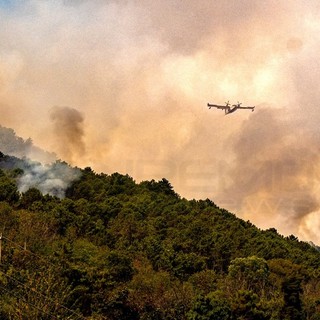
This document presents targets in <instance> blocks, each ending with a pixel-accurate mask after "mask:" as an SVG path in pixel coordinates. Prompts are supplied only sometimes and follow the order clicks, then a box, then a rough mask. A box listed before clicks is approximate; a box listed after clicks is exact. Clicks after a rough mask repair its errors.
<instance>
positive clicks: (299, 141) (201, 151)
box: [0, 0, 320, 243]
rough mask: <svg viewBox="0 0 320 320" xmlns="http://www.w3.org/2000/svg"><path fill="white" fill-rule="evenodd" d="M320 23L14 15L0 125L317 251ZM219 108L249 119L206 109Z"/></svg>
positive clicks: (265, 14)
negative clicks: (228, 106) (203, 201)
mask: <svg viewBox="0 0 320 320" xmlns="http://www.w3.org/2000/svg"><path fill="white" fill-rule="evenodd" d="M319 9H320V8H319V2H318V1H316V0H310V1H308V3H304V2H302V1H298V0H289V1H275V0H270V1H258V0H249V1H232V0H231V1H205V0H200V1H194V0H186V1H183V2H182V1H178V0H174V1H171V0H170V1H169V0H164V1H150V0H139V1H138V0H129V1H103V0H93V1H86V0H83V1H62V0H61V1H46V0H44V1H35V0H27V1H23V2H20V1H17V2H16V3H15V5H13V6H11V7H10V8H1V9H0V21H1V25H2V28H0V36H1V44H0V113H1V124H2V125H3V126H6V127H11V128H14V129H15V131H16V132H17V134H18V135H20V136H22V137H31V138H32V139H33V141H34V143H35V144H36V145H39V146H40V147H41V148H43V149H46V150H48V151H50V152H55V153H57V155H58V157H59V158H62V159H64V160H67V161H69V162H70V163H72V164H74V165H78V166H88V165H90V166H92V167H93V169H94V170H96V171H98V172H99V171H104V172H107V173H108V172H114V171H119V172H123V173H129V174H130V175H132V176H133V177H134V178H135V179H136V180H142V179H152V178H154V179H157V178H162V177H166V178H167V179H169V180H170V182H171V183H172V184H173V186H174V187H175V189H176V190H177V192H178V193H180V194H181V195H182V196H185V197H188V198H192V197H195V198H206V197H209V198H211V199H213V200H214V201H215V202H216V203H217V204H218V205H220V206H222V207H223V206H224V207H227V208H228V209H230V210H233V211H234V212H236V213H237V214H239V215H241V216H242V217H244V218H246V219H250V220H251V221H252V222H254V223H257V224H258V225H260V226H261V227H276V228H277V229H278V230H279V231H280V232H284V233H296V234H297V235H298V236H300V237H302V238H304V239H311V240H313V241H314V242H318V243H319V242H320V238H319V235H318V234H317V232H316V230H317V228H318V227H319V223H320V222H319V218H318V211H317V210H318V200H319V199H318V196H317V185H318V172H319V171H318V160H319V159H318V156H317V153H318V147H317V146H318V145H319V137H320V135H319V126H318V123H319V120H320V119H319V118H320V113H319V112H318V108H317V105H318V103H319V102H320V95H319V90H318V89H317V81H318V75H319V69H320V65H319V59H318V52H319V43H318V40H317V39H318V34H319V31H320V23H319V21H320V19H319V12H320V10H319ZM226 100H230V102H232V103H233V102H237V101H238V100H239V101H240V102H243V104H247V105H256V111H255V112H254V113H251V112H247V111H242V112H240V111H237V112H236V113H234V114H232V115H230V116H224V115H223V113H222V112H220V110H207V109H206V103H207V102H214V103H224V101H226ZM52 106H69V108H66V109H64V108H61V107H58V109H52ZM74 108H76V110H77V111H75V109H74ZM71 110H73V111H71ZM70 113H71V115H73V116H75V119H74V120H73V121H71V122H69V121H67V119H69V116H68V114H70ZM84 115H85V121H84ZM64 123H67V124H68V125H70V126H68V125H67V126H66V127H67V128H68V129H66V128H64V126H63V124H64ZM69 129H70V130H71V132H72V133H77V134H75V135H70V136H69V135H68V136H67V132H69V131H68V130H69ZM80 155H81V156H80Z"/></svg>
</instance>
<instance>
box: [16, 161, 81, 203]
mask: <svg viewBox="0 0 320 320" xmlns="http://www.w3.org/2000/svg"><path fill="white" fill-rule="evenodd" d="M23 171H24V173H23V175H22V176H21V177H20V178H19V181H18V188H19V191H20V192H26V191H27V190H29V189H30V188H37V189H39V190H40V191H41V192H42V194H49V195H52V196H56V197H59V198H63V197H64V196H65V191H66V189H67V188H68V186H69V185H70V184H71V183H72V182H73V181H74V180H76V179H78V178H79V177H80V170H79V169H76V168H71V167H70V166H68V165H67V164H66V163H64V162H59V161H58V162H55V163H54V164H51V165H41V164H39V163H35V162H29V163H28V165H27V166H25V167H24V169H23Z"/></svg>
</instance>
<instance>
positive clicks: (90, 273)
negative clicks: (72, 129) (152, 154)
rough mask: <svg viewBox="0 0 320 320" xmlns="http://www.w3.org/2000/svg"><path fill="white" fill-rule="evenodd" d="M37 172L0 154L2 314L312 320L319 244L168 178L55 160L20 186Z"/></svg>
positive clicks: (319, 282)
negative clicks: (185, 194) (186, 193)
mask: <svg viewBox="0 0 320 320" xmlns="http://www.w3.org/2000/svg"><path fill="white" fill-rule="evenodd" d="M39 165H40V164H37V163H32V162H30V161H26V159H23V160H21V159H18V158H15V157H13V156H7V155H5V154H3V153H0V168H1V169H0V232H1V234H2V235H1V240H0V241H1V256H0V259H1V265H0V295H1V299H0V318H1V319H124V320H125V319H128V320H129V319H130V320H134V319H144V320H146V319H172V320H173V319H188V320H196V319H197V320H200V319H203V320H204V319H219V320H223V319H252V320H253V319H255V320H256V319H270V320H271V319H273V320H275V319H297V320H298V319H299V320H300V319H305V320H316V319H320V252H319V247H316V246H313V245H310V244H309V243H306V242H302V241H299V239H298V238H297V237H295V236H294V235H291V236H289V237H283V236H281V235H280V234H279V233H278V232H277V230H276V229H274V228H271V229H268V230H260V229H258V228H257V227H255V226H254V225H253V224H252V223H250V221H244V220H241V219H239V218H237V217H236V216H235V215H234V214H232V213H230V212H228V211H226V210H224V209H223V208H219V207H218V206H217V205H216V204H215V203H214V202H212V201H211V200H208V199H207V200H199V201H196V200H186V199H184V198H182V197H181V196H180V195H178V194H177V193H176V192H175V191H174V188H173V186H172V185H171V184H170V182H169V181H168V180H166V179H165V178H163V179H162V180H159V181H155V180H151V181H143V182H140V183H136V182H135V181H134V180H133V178H132V177H130V176H128V175H123V174H119V173H113V174H104V173H101V174H97V173H95V172H94V171H93V170H92V169H91V168H89V167H87V168H84V169H78V168H71V167H70V166H68V165H67V164H66V163H63V162H60V161H57V162H56V163H54V164H52V165H51V166H47V167H46V170H44V171H41V170H40V171H41V172H42V173H43V179H42V180H41V179H40V180H39V179H34V180H32V181H35V182H36V183H35V184H34V185H32V184H29V185H28V187H27V188H24V189H21V182H22V181H24V177H25V176H26V173H28V174H29V175H30V172H34V171H35V170H30V167H31V168H38V166H39ZM57 168H58V169H59V170H60V171H59V175H58V176H59V178H60V179H61V181H62V180H63V178H66V179H67V182H66V183H65V184H62V182H61V181H60V180H55V179H56V176H52V175H51V170H52V171H54V170H56V169H57ZM38 171H39V170H37V172H38ZM73 173H74V174H73ZM31 176H32V174H31ZM52 177H53V178H52ZM50 178H51V181H50V183H54V182H56V183H57V186H56V188H57V189H56V192H54V189H52V188H51V189H45V188H44V187H43V184H44V183H45V181H46V180H50ZM39 181H40V183H39Z"/></svg>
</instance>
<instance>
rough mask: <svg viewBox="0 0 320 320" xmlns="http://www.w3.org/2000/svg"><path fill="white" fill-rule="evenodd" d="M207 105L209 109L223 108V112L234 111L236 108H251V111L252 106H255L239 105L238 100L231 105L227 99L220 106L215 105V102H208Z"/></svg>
mask: <svg viewBox="0 0 320 320" xmlns="http://www.w3.org/2000/svg"><path fill="white" fill-rule="evenodd" d="M207 106H208V107H209V109H211V108H217V109H222V110H224V113H225V114H229V113H232V112H235V111H236V110H238V109H251V110H252V112H253V111H254V108H255V107H241V103H239V102H238V103H237V104H233V105H232V106H231V105H230V103H229V101H228V102H226V105H225V106H220V105H217V104H210V103H208V104H207Z"/></svg>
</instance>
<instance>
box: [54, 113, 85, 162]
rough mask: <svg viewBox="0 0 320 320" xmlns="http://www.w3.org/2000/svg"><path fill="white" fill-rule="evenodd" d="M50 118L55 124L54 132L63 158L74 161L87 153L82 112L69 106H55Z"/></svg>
mask: <svg viewBox="0 0 320 320" xmlns="http://www.w3.org/2000/svg"><path fill="white" fill-rule="evenodd" d="M50 119H51V120H52V122H53V125H54V134H55V136H56V138H57V142H58V145H57V147H58V149H59V151H60V152H59V153H60V154H61V156H62V157H63V159H66V160H68V161H69V162H71V163H73V162H74V161H76V160H77V158H78V157H81V156H82V155H83V154H84V153H85V145H84V142H83V135H84V129H83V121H84V118H83V116H82V114H81V113H80V112H79V111H77V110H76V109H73V108H69V107H53V108H52V109H51V113H50Z"/></svg>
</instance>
